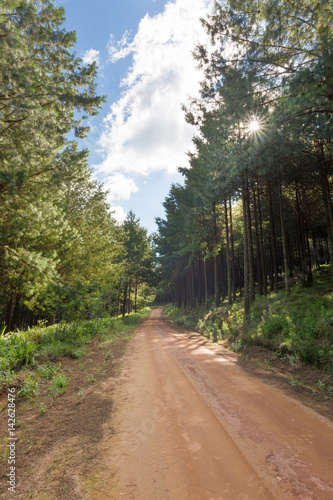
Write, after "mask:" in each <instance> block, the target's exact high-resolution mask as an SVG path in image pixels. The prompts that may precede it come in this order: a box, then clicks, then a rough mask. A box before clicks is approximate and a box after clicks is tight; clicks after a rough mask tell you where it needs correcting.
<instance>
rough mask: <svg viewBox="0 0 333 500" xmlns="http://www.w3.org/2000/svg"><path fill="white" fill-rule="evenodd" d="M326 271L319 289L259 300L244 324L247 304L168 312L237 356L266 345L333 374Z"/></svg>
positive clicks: (332, 294)
mask: <svg viewBox="0 0 333 500" xmlns="http://www.w3.org/2000/svg"><path fill="white" fill-rule="evenodd" d="M330 279H331V278H330V274H329V272H328V269H327V268H326V267H323V268H321V269H319V270H317V271H315V272H314V280H315V281H314V284H313V286H312V287H307V288H304V287H302V285H301V284H295V285H294V286H293V288H292V292H291V295H290V296H288V297H287V296H286V294H285V293H284V292H283V291H280V292H278V293H272V294H270V295H269V296H268V297H257V299H256V301H255V302H254V303H253V304H252V305H251V312H250V318H249V320H248V321H246V322H245V321H244V309H243V302H242V301H241V300H238V301H236V302H235V303H234V304H233V305H232V306H228V305H225V303H224V304H222V306H221V307H219V308H214V307H210V308H205V307H204V306H202V305H201V306H199V307H197V308H196V309H194V310H193V309H192V310H191V309H182V308H181V309H177V308H175V307H174V306H172V305H168V306H167V307H165V309H164V311H165V312H166V313H167V314H168V315H169V316H171V317H172V319H173V320H174V321H175V323H177V324H180V325H184V326H187V327H190V328H195V330H196V331H197V332H199V333H201V334H202V335H204V336H205V337H207V338H209V339H210V340H212V341H214V342H218V341H224V343H225V344H226V345H228V346H229V347H230V348H231V349H232V350H234V351H235V352H238V351H241V350H242V348H243V347H244V346H246V345H248V344H251V345H262V346H264V347H266V348H268V349H271V350H272V351H273V352H274V353H275V354H276V355H277V356H279V357H286V358H287V359H288V360H290V362H291V363H297V362H298V361H299V360H302V361H304V362H306V363H311V364H316V365H320V366H321V367H322V368H324V369H326V370H328V371H330V372H333V286H332V284H331V281H330Z"/></svg>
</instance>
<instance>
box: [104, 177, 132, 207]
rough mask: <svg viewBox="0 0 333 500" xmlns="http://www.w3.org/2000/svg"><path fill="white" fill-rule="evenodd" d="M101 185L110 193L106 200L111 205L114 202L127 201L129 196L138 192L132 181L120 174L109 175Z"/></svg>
mask: <svg viewBox="0 0 333 500" xmlns="http://www.w3.org/2000/svg"><path fill="white" fill-rule="evenodd" d="M103 184H104V186H105V188H106V190H108V191H110V192H109V194H108V200H109V201H110V202H111V203H112V202H114V201H115V200H129V199H130V197H131V195H132V194H133V193H136V192H137V191H138V190H139V188H138V187H137V185H136V184H135V182H134V180H133V179H130V178H128V177H125V176H124V175H123V174H121V173H120V172H116V173H114V174H112V175H109V176H108V177H107V178H106V179H105V181H104V183H103Z"/></svg>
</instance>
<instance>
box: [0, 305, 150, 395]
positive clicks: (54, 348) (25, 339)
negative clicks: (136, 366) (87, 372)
mask: <svg viewBox="0 0 333 500" xmlns="http://www.w3.org/2000/svg"><path fill="white" fill-rule="evenodd" d="M150 311H151V309H150V308H149V307H146V308H145V309H142V310H141V311H138V312H137V313H131V314H129V315H127V316H125V317H124V318H122V317H118V318H109V317H104V318H99V319H94V320H91V321H76V322H73V323H60V324H58V325H52V326H47V327H45V326H43V325H39V326H37V327H34V328H31V329H30V330H26V331H19V332H14V333H9V334H7V335H2V336H0V388H1V387H10V386H18V387H20V389H21V390H20V394H21V396H22V397H31V396H33V395H34V393H35V395H37V393H38V382H37V379H39V378H41V379H50V380H52V384H53V385H52V384H51V385H52V387H53V389H52V390H53V392H54V393H57V394H58V393H61V390H62V389H63V388H64V387H65V386H66V384H65V385H64V386H61V383H62V382H64V379H63V374H62V372H61V371H60V364H59V363H55V361H56V360H57V358H59V356H68V357H70V358H73V359H80V358H82V357H83V356H84V355H85V352H86V349H87V346H88V344H89V343H90V342H91V340H92V339H93V338H98V339H99V341H100V342H101V343H102V345H103V344H105V345H108V353H109V354H108V358H110V359H112V356H113V355H112V344H113V343H116V342H119V340H125V341H126V340H128V339H129V338H130V337H131V336H132V333H133V331H134V330H135V328H136V327H137V325H138V324H139V322H140V321H141V320H142V319H143V318H144V317H145V316H147V315H148V314H149V313H150ZM27 368H29V369H30V370H33V371H34V374H35V375H34V376H30V375H29V377H28V379H27V380H24V381H23V386H22V380H21V379H20V378H19V376H18V375H19V373H22V374H23V378H24V372H22V370H24V369H25V370H26V369H27ZM59 372H60V373H59ZM57 381H58V382H57ZM57 384H58V385H57ZM59 384H60V385H59Z"/></svg>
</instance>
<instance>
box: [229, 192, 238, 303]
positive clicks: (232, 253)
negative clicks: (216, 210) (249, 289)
mask: <svg viewBox="0 0 333 500" xmlns="http://www.w3.org/2000/svg"><path fill="white" fill-rule="evenodd" d="M229 214H230V244H231V271H232V300H233V302H235V300H236V269H235V249H234V229H233V222H232V206H231V198H229Z"/></svg>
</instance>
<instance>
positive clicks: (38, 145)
mask: <svg viewBox="0 0 333 500" xmlns="http://www.w3.org/2000/svg"><path fill="white" fill-rule="evenodd" d="M64 18H65V12H64V9H63V8H59V7H56V6H54V5H53V3H52V2H50V1H48V0H43V1H27V0H25V1H17V0H4V1H3V2H1V7H0V61H1V73H0V82H1V84H0V234H1V239H0V326H1V325H2V326H1V328H0V330H1V331H2V333H4V332H8V331H13V330H15V329H17V328H20V329H26V328H28V327H31V326H32V325H36V324H37V322H39V321H42V322H43V321H44V322H45V323H48V324H53V323H59V322H60V321H73V320H76V319H83V320H85V319H93V318H97V317H100V316H103V315H109V316H110V315H111V316H116V315H119V314H121V313H122V314H123V315H125V313H127V312H129V311H130V310H135V311H136V310H137V308H139V307H142V306H144V305H146V304H147V302H150V301H151V300H152V297H153V294H154V291H153V288H152V286H153V280H154V252H153V247H152V240H151V237H150V236H149V235H148V233H147V230H146V229H145V228H143V227H141V226H140V222H139V219H137V218H136V216H135V215H134V214H133V213H132V212H130V213H129V214H128V216H127V218H126V220H125V221H124V223H123V224H118V223H117V222H116V220H115V219H114V218H113V215H112V213H111V211H110V207H109V205H108V203H107V193H106V191H105V189H104V187H103V185H102V184H101V183H99V182H98V181H97V180H96V179H95V178H94V176H93V172H92V171H91V169H90V167H89V165H88V155H89V151H88V150H80V146H79V140H80V138H84V137H86V135H87V133H88V131H89V127H88V126H87V125H86V124H87V121H88V119H89V117H91V116H94V115H96V114H97V113H98V111H99V110H100V108H101V106H102V104H103V102H104V101H105V98H104V97H103V96H98V95H96V83H95V81H96V75H97V66H96V63H93V64H88V65H84V64H83V62H82V60H81V59H80V58H78V57H77V56H76V55H75V51H74V46H75V41H76V35H75V32H66V31H65V30H64V29H63V27H62V25H63V22H64Z"/></svg>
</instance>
